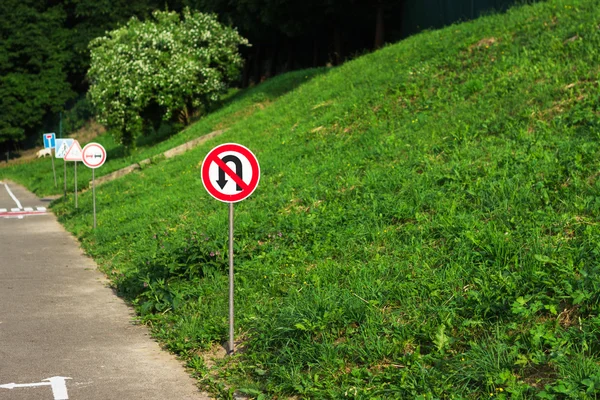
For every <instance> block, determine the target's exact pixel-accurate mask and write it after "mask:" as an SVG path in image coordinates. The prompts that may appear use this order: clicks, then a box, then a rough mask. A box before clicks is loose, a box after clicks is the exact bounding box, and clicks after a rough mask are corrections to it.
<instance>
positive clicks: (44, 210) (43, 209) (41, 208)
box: [36, 207, 46, 212]
mask: <svg viewBox="0 0 600 400" xmlns="http://www.w3.org/2000/svg"><path fill="white" fill-rule="evenodd" d="M36 208H37V210H38V211H43V212H46V207H36Z"/></svg>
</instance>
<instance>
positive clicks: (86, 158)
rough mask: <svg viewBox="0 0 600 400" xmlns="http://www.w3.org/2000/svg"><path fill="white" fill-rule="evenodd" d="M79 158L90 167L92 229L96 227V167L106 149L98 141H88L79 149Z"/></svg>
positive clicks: (104, 157) (103, 160)
mask: <svg viewBox="0 0 600 400" xmlns="http://www.w3.org/2000/svg"><path fill="white" fill-rule="evenodd" d="M81 160H82V161H83V163H84V164H85V166H86V167H88V168H91V169H92V198H93V200H92V201H93V209H94V229H96V174H95V172H94V171H96V168H98V167H101V166H102V164H104V162H105V161H106V150H105V149H104V147H102V145H101V144H98V143H88V144H86V145H85V147H84V148H83V150H82V151H81Z"/></svg>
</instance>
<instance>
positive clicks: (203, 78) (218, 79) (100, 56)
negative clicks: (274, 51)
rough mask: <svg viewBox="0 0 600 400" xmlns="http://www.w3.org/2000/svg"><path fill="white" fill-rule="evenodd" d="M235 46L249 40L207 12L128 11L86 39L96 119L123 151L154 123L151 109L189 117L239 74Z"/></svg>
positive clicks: (165, 115) (166, 117) (169, 117)
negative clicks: (148, 14) (124, 18)
mask: <svg viewBox="0 0 600 400" xmlns="http://www.w3.org/2000/svg"><path fill="white" fill-rule="evenodd" d="M240 45H248V41H247V40H246V39H244V38H243V37H241V36H240V35H239V34H238V32H237V31H236V30H235V29H233V28H230V27H226V26H224V25H222V24H220V23H219V22H218V21H217V18H216V16H214V15H210V14H203V13H199V12H191V11H190V10H189V9H185V10H184V11H183V15H182V16H180V15H179V14H178V13H176V12H167V11H156V12H154V13H153V14H152V19H150V20H147V21H140V20H138V19H137V18H132V19H131V20H130V21H129V22H128V23H127V25H125V26H124V27H122V28H119V29H116V30H113V31H111V32H109V33H108V34H107V36H103V37H99V38H97V39H95V40H93V41H92V42H91V43H90V50H91V65H90V69H89V71H88V76H89V78H90V81H91V87H90V90H89V96H90V99H91V101H92V103H93V104H94V106H95V107H96V109H97V110H98V113H99V121H100V122H101V123H104V124H105V125H107V126H108V127H109V128H112V129H113V131H114V132H115V133H116V135H117V137H118V138H119V139H120V140H121V143H123V145H124V146H125V147H126V149H128V150H131V149H133V148H134V147H135V139H136V138H137V137H138V136H139V135H140V134H141V132H142V131H143V130H144V129H145V128H147V127H148V126H150V125H151V127H153V128H156V124H157V121H156V120H152V118H149V117H150V116H151V115H159V116H160V117H161V119H162V120H165V121H166V120H173V119H179V120H180V121H181V122H183V123H188V122H189V117H190V116H191V115H192V114H193V113H194V112H197V111H200V112H202V111H203V110H205V109H206V108H207V107H208V106H209V105H210V104H211V102H214V101H216V100H218V98H219V95H220V94H221V93H223V92H224V91H225V89H226V88H227V84H228V83H229V82H231V81H232V80H233V79H235V78H236V77H237V76H238V75H239V71H240V68H241V66H242V63H243V60H242V57H241V56H240V54H239V52H238V47H239V46H240ZM144 117H146V118H144ZM149 124H150V125H149Z"/></svg>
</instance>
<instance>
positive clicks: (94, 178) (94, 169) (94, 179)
mask: <svg viewBox="0 0 600 400" xmlns="http://www.w3.org/2000/svg"><path fill="white" fill-rule="evenodd" d="M94 171H96V168H93V169H92V198H93V199H94V200H93V203H94V229H96V174H95V173H94Z"/></svg>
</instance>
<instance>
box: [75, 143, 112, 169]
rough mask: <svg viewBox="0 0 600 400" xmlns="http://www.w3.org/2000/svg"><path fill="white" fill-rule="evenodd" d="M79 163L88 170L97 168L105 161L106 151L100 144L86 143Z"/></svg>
mask: <svg viewBox="0 0 600 400" xmlns="http://www.w3.org/2000/svg"><path fill="white" fill-rule="evenodd" d="M81 161H83V163H84V164H85V165H86V166H87V167H89V168H98V167H101V166H102V164H104V162H105V161H106V150H105V149H104V147H103V146H102V145H101V144H98V143H88V144H86V145H85V147H84V148H83V150H82V151H81Z"/></svg>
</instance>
